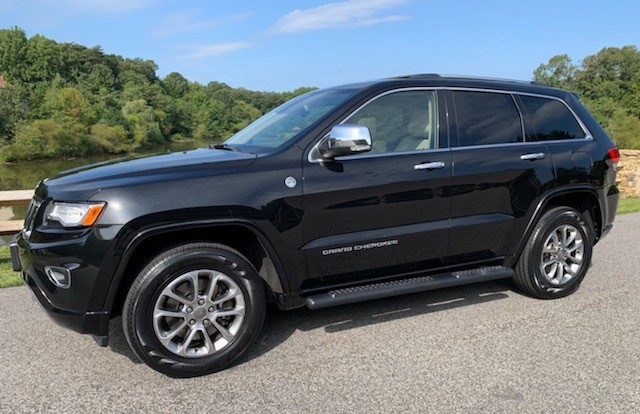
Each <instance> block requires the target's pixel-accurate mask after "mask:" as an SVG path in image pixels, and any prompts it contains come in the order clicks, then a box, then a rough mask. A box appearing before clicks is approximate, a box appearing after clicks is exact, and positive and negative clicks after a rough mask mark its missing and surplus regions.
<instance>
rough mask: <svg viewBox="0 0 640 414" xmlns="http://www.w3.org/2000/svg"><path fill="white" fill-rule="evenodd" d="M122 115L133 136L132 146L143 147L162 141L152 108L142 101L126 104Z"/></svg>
mask: <svg viewBox="0 0 640 414" xmlns="http://www.w3.org/2000/svg"><path fill="white" fill-rule="evenodd" d="M122 114H123V115H124V117H125V119H126V120H127V122H128V123H129V126H130V130H131V132H132V134H133V144H134V145H135V146H144V145H149V144H153V143H158V142H161V141H162V134H161V132H160V125H159V124H158V122H157V121H156V115H155V113H154V111H153V108H152V107H150V106H149V105H147V101H145V100H144V99H138V100H135V101H130V102H127V103H126V104H125V105H124V106H123V107H122Z"/></svg>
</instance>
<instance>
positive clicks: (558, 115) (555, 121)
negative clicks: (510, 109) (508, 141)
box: [520, 96, 586, 141]
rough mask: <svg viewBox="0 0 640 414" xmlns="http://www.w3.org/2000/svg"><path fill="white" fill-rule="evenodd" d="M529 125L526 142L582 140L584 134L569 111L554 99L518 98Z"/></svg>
mask: <svg viewBox="0 0 640 414" xmlns="http://www.w3.org/2000/svg"><path fill="white" fill-rule="evenodd" d="M520 100H521V101H522V105H523V106H524V110H525V111H526V112H527V115H528V116H529V120H530V123H531V124H532V125H528V127H529V128H527V129H528V131H527V141H549V140H556V139H573V138H584V137H585V136H586V134H585V133H584V131H583V130H582V128H581V127H580V124H579V123H578V121H576V118H575V117H574V116H573V114H572V113H571V111H569V109H568V108H567V107H566V106H565V105H564V104H563V103H562V102H560V101H558V100H556V99H549V98H541V97H537V96H520Z"/></svg>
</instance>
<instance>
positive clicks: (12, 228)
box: [0, 190, 33, 235]
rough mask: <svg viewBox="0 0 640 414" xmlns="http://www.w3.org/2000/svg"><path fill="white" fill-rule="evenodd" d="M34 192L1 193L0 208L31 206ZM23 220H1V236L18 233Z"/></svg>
mask: <svg viewBox="0 0 640 414" xmlns="http://www.w3.org/2000/svg"><path fill="white" fill-rule="evenodd" d="M32 197H33V190H16V191H0V207H4V206H19V205H26V204H29V202H30V201H31V198H32ZM22 221H23V220H0V235H7V234H13V233H17V232H19V231H20V230H21V229H22Z"/></svg>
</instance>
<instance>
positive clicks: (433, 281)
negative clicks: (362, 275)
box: [306, 266, 513, 309]
mask: <svg viewBox="0 0 640 414" xmlns="http://www.w3.org/2000/svg"><path fill="white" fill-rule="evenodd" d="M509 277H513V269H511V268H508V267H503V266H491V267H482V268H479V269H473V270H464V271H460V272H453V273H447V274H442V275H436V276H419V277H414V278H410V279H401V280H394V281H391V282H383V283H374V284H371V285H363V286H354V287H349V288H344V289H337V290H332V291H329V292H326V293H319V294H316V295H312V296H309V297H307V298H306V305H307V307H308V308H309V309H322V308H328V307H330V306H339V305H346V304H349V303H357V302H364V301H367V300H373V299H381V298H387V297H390V296H398V295H404V294H407V293H416V292H426V291H428V290H436V289H443V288H448V287H453V286H461V285H468V284H470V283H477V282H488V281H490V280H496V279H505V278H509Z"/></svg>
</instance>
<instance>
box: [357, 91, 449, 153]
mask: <svg viewBox="0 0 640 414" xmlns="http://www.w3.org/2000/svg"><path fill="white" fill-rule="evenodd" d="M345 123H348V124H359V125H364V126H366V127H367V128H369V131H370V132H371V143H372V148H371V151H370V153H374V154H375V153H385V152H406V151H420V150H426V149H431V148H437V146H438V145H437V144H438V142H437V141H438V139H437V137H438V100H437V94H436V92H435V91H403V92H395V93H390V94H387V95H383V96H381V97H380V98H378V99H375V100H373V101H371V102H370V103H368V104H367V105H366V106H364V107H362V108H361V109H359V110H358V111H357V112H355V113H353V114H352V115H351V116H349V118H347V120H346V121H345Z"/></svg>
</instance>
